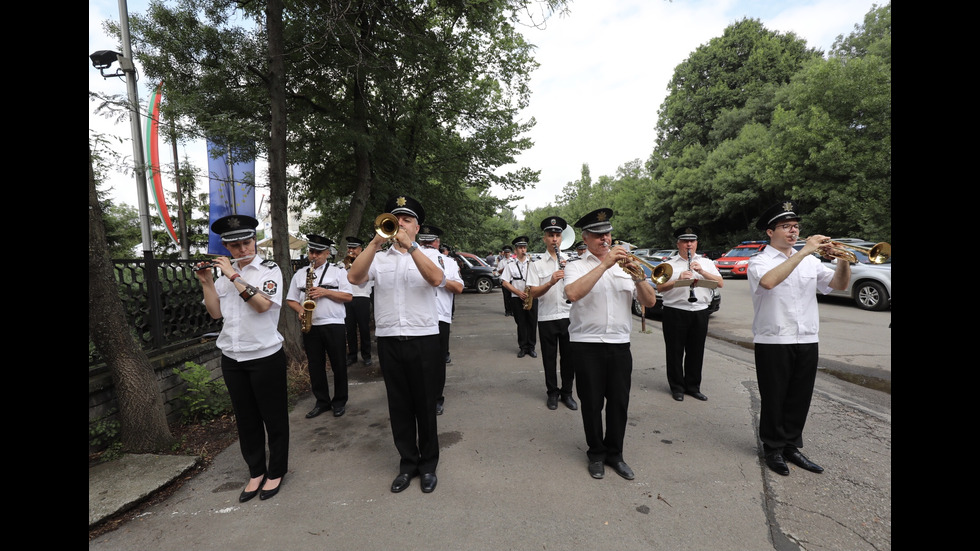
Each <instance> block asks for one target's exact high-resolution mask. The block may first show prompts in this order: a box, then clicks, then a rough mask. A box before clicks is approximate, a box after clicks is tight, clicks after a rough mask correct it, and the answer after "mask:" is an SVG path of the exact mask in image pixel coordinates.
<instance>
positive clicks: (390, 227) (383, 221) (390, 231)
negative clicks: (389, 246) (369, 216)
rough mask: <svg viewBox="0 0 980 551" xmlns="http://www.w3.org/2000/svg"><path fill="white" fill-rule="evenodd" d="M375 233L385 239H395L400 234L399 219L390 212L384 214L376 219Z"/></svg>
mask: <svg viewBox="0 0 980 551" xmlns="http://www.w3.org/2000/svg"><path fill="white" fill-rule="evenodd" d="M374 231H375V233H377V234H378V235H380V236H381V237H384V238H385V239H394V238H395V234H397V233H398V217H397V216H395V215H394V214H391V213H390V212H383V213H381V214H379V215H378V217H377V218H375V219H374Z"/></svg>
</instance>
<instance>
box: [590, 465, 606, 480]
mask: <svg viewBox="0 0 980 551" xmlns="http://www.w3.org/2000/svg"><path fill="white" fill-rule="evenodd" d="M589 474H590V475H592V478H602V477H604V476H606V468H605V467H604V466H603V465H602V461H590V462H589Z"/></svg>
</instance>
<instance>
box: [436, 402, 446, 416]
mask: <svg viewBox="0 0 980 551" xmlns="http://www.w3.org/2000/svg"><path fill="white" fill-rule="evenodd" d="M443 409H444V408H443V406H442V404H438V403H437V404H436V415H442V412H443Z"/></svg>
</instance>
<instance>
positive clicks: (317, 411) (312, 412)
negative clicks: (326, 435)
mask: <svg viewBox="0 0 980 551" xmlns="http://www.w3.org/2000/svg"><path fill="white" fill-rule="evenodd" d="M326 409H327V408H324V407H320V406H316V407H314V408H313V409H311V410H310V412H309V413H307V414H306V418H307V419H313V418H314V417H316V416H317V415H320V414H321V413H323V412H324V411H325V410H326Z"/></svg>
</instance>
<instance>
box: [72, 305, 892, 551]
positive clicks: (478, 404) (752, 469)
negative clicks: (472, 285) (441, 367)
mask: <svg viewBox="0 0 980 551" xmlns="http://www.w3.org/2000/svg"><path fill="white" fill-rule="evenodd" d="M634 321H635V324H634V332H633V335H632V347H631V348H632V351H633V358H634V370H633V383H632V392H631V401H630V408H629V412H630V421H629V426H628V427H627V432H626V446H625V447H626V449H625V450H624V452H625V453H624V455H625V460H626V462H627V463H628V464H629V465H630V466H631V467H632V468H633V470H634V472H635V473H636V478H635V480H632V481H627V480H624V479H622V478H620V477H619V476H617V475H616V474H615V472H613V471H612V470H611V469H608V468H607V469H606V476H605V478H604V479H602V480H594V479H592V478H591V477H590V476H589V474H588V472H587V470H586V465H587V462H586V455H585V436H584V433H583V429H582V418H581V414H580V412H578V411H571V410H568V409H566V408H565V406H564V405H561V404H559V406H558V409H557V410H555V411H552V410H548V409H547V407H546V406H545V398H546V396H545V391H544V375H543V371H542V367H541V359H540V357H539V358H537V359H535V358H531V357H529V356H526V357H524V358H517V347H516V328H515V324H514V321H513V318H510V317H505V316H503V313H502V311H501V300H500V296H499V291H495V292H493V293H491V294H487V295H479V294H473V293H466V294H464V295H462V296H460V297H459V298H458V301H457V307H456V317H455V320H454V323H453V328H452V339H451V345H450V348H451V353H452V359H453V362H452V364H451V365H450V366H449V368H448V376H447V387H446V413H445V414H444V415H442V416H440V417H439V418H438V419H439V441H440V448H441V458H440V462H439V468H438V471H437V475H438V477H439V482H438V486H437V488H436V490H435V492H433V493H431V494H423V493H422V492H421V490H420V489H419V480H418V479H417V478H416V479H414V480H413V481H412V484H411V486H410V487H409V488H408V489H407V490H406V491H404V492H402V493H400V494H393V493H391V492H390V490H389V486H390V484H391V481H392V479H393V478H394V477H395V475H396V474H397V470H398V456H397V453H396V451H395V449H394V444H393V443H392V439H391V431H390V429H389V426H388V419H387V402H386V398H385V391H384V383H383V381H382V380H381V377H380V374H379V373H378V371H377V365H375V366H374V367H372V368H364V367H363V366H362V365H361V364H357V365H356V366H353V367H352V372H351V376H352V377H351V378H352V382H351V388H350V402H349V403H348V406H347V414H346V415H345V416H343V417H340V418H334V417H333V416H331V415H321V416H319V417H317V418H314V419H305V417H304V414H305V412H306V411H307V410H308V409H309V407H307V406H310V405H311V404H312V401H311V400H312V398H310V399H309V400H308V401H301V402H300V403H299V405H297V406H296V408H295V409H294V411H292V412H291V414H290V430H291V434H290V458H289V461H290V468H289V472H288V474H287V475H286V477H285V479H284V482H283V487H282V490H281V491H280V492H279V494H278V495H276V496H275V497H274V498H272V499H269V500H266V501H260V500H259V499H257V498H256V499H254V500H252V501H250V502H248V503H245V504H242V503H239V502H238V494H239V493H240V492H241V489H242V487H243V485H244V483H245V482H246V479H247V471H246V469H245V464H244V462H243V460H242V458H241V453H240V451H239V448H238V446H237V445H234V444H233V445H232V446H230V447H228V448H227V449H226V450H225V451H223V452H222V453H220V454H218V455H217V457H216V458H215V461H214V463H213V464H212V465H211V467H210V468H208V469H207V470H206V471H204V472H202V473H200V474H198V475H196V476H195V477H194V478H193V479H192V480H190V481H188V482H186V483H184V485H183V486H182V487H181V488H180V489H179V490H177V491H176V492H175V493H174V494H173V495H172V496H170V497H169V498H167V499H166V500H165V501H164V502H162V503H160V504H157V505H154V506H152V507H150V508H148V510H147V511H146V512H145V513H144V514H143V515H142V516H140V517H139V518H137V519H134V520H132V521H130V522H127V523H125V524H123V525H122V526H121V527H119V528H118V529H116V530H114V531H112V532H109V533H106V534H104V535H102V536H100V537H99V538H96V539H94V540H92V541H90V542H89V549H90V550H112V549H120V550H122V549H128V550H131V549H154V550H170V549H172V550H187V549H216V550H243V551H244V550H252V549H255V550H260V549H289V550H306V549H310V550H314V549H357V550H359V551H367V550H374V549H379V550H381V549H421V548H443V549H453V550H486V549H515V550H517V549H521V550H523V549H527V550H549V549H610V550H612V549H615V550H633V549H637V550H639V549H643V550H659V549H664V550H668V549H669V550H688V549H690V550H694V549H712V550H714V549H752V550H756V549H779V550H790V549H848V550H853V551H861V550H865V549H867V550H873V549H877V550H880V549H888V548H890V547H891V503H890V502H891V457H890V449H891V419H890V412H881V411H875V410H873V409H871V408H868V407H866V406H865V405H864V404H862V403H861V402H860V401H859V400H855V399H853V398H852V397H851V395H850V394H849V393H848V391H847V389H846V388H844V387H843V383H840V382H838V381H830V380H819V381H818V389H817V391H816V392H815V394H814V400H813V405H812V407H811V413H810V420H809V423H808V425H807V433H806V438H807V440H806V448H805V449H804V452H805V453H807V454H808V455H810V457H811V458H812V459H813V460H815V461H817V462H818V463H820V464H821V465H823V466H824V467H825V468H826V469H827V471H826V472H825V473H823V474H822V475H817V474H813V473H809V472H806V471H802V470H800V469H798V468H796V467H795V466H791V467H790V468H791V471H792V472H791V474H790V476H788V477H781V476H778V475H775V474H774V473H772V472H770V471H769V470H768V469H766V467H765V466H764V464H763V463H762V461H761V460H760V456H759V450H758V446H759V445H758V440H757V435H756V428H757V423H758V420H757V416H758V391H757V387H756V383H755V373H754V368H753V364H752V358H751V350H747V349H745V348H743V347H740V346H738V345H737V344H731V343H732V342H735V341H737V340H739V339H740V338H741V337H740V336H739V335H731V334H729V335H726V336H725V337H724V339H725V340H724V341H722V340H716V339H709V341H710V342H709V346H708V349H707V351H706V357H705V370H704V383H703V385H702V391H703V392H704V393H705V394H707V395H708V397H709V400H708V401H707V402H700V401H698V400H694V399H687V400H684V401H683V402H675V401H674V400H673V399H672V398H671V397H670V393H669V389H668V387H667V381H666V376H665V374H664V352H663V337H662V333H661V331H660V324H659V322H656V321H651V320H647V322H646V329H647V332H646V333H642V332H640V328H641V324H640V320H639V319H638V318H634ZM748 340H751V339H750V338H749V339H748ZM331 384H332V381H331ZM307 402H309V403H307ZM845 442H846V444H845ZM191 466H193V458H181V457H174V456H158V457H154V456H130V457H128V458H126V459H124V460H122V461H118V462H112V463H109V464H107V465H105V466H100V467H98V468H95V469H92V470H90V473H89V499H90V505H89V516H90V523H91V522H92V521H93V519H95V518H98V516H99V515H100V514H106V511H108V510H110V509H111V508H112V507H113V506H116V505H117V504H120V503H127V502H130V500H132V499H135V498H139V497H141V496H145V495H146V492H148V491H152V490H153V489H155V488H157V487H159V486H160V485H161V484H164V483H166V482H167V481H168V480H171V479H172V478H173V477H176V476H180V474H181V473H182V472H184V471H185V470H186V469H189V468H191ZM122 482H126V483H125V484H123V483H122ZM110 484H112V485H111V486H110Z"/></svg>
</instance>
